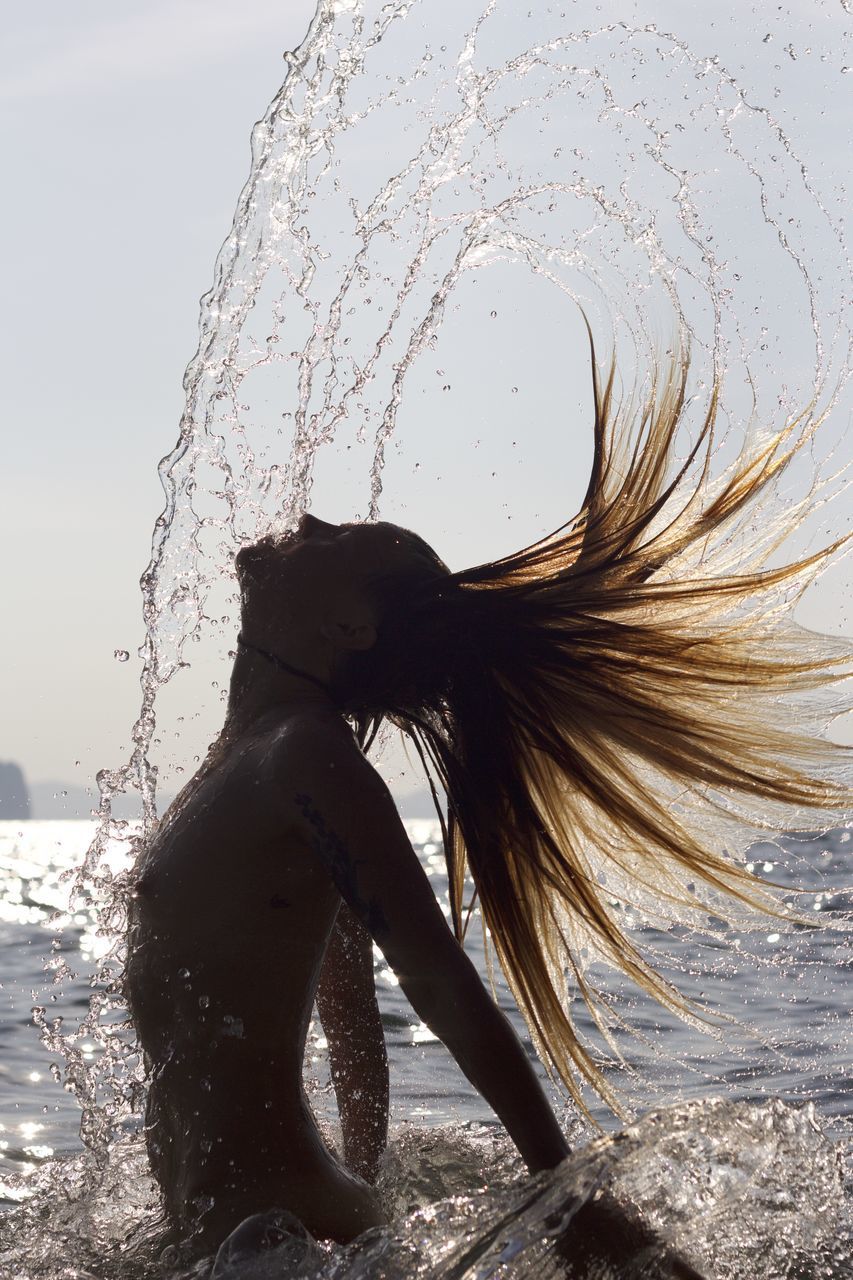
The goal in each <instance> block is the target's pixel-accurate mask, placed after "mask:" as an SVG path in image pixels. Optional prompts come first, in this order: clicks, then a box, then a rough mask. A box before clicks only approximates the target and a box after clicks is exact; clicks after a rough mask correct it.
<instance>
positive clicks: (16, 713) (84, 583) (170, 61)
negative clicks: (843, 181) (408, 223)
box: [0, 0, 849, 784]
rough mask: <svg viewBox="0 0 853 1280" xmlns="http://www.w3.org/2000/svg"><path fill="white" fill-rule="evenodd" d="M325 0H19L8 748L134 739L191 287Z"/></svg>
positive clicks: (116, 743)
mask: <svg viewBox="0 0 853 1280" xmlns="http://www.w3.org/2000/svg"><path fill="white" fill-rule="evenodd" d="M606 7H607V6H605V8H606ZM633 7H634V9H637V8H639V9H642V8H643V6H642V5H639V6H637V5H634V6H633ZM838 7H839V9H840V6H838ZM646 8H647V9H648V12H649V16H650V17H654V16H656V15H659V14H666V13H667V11H668V6H667V5H666V4H663V3H659V4H656V5H648V6H646ZM680 8H681V10H682V19H683V20H684V22H685V23H686V27H687V28H689V27H690V25H691V16H690V15H691V10H692V11H693V13H694V15H695V19H696V23H697V24H701V23H703V22H705V21H706V14H707V7H706V6H704V5H703V6H698V5H693V4H684V5H682V6H680ZM789 8H791V9H793V10H794V11H796V10H797V8H798V6H789ZM313 9H314V6H313V4H310V3H308V0H240V3H239V4H236V3H234V0H146V2H145V3H144V5H143V4H137V5H136V6H132V7H131V6H116V5H115V4H108V3H106V0H75V2H74V4H69V3H68V2H67V0H45V2H44V3H41V4H39V5H38V6H18V7H17V8H16V9H15V11H14V12H12V11H10V12H9V13H8V14H7V15H6V20H5V23H4V41H3V46H2V51H0V65H2V81H1V82H0V128H2V131H3V155H4V158H5V200H4V205H3V210H2V215H0V216H2V226H3V259H4V265H3V279H4V295H5V299H6V305H5V307H4V310H3V315H2V321H0V323H2V326H3V332H2V346H1V347H0V349H2V352H3V355H4V357H5V369H4V374H3V383H2V386H3V390H4V392H5V395H4V406H3V409H4V415H3V416H4V429H3V436H4V448H3V471H2V476H3V501H2V507H0V520H2V546H3V551H4V556H3V561H4V573H3V595H2V599H3V604H4V626H3V633H2V640H0V645H2V662H0V705H1V706H2V709H3V710H2V720H0V726H2V727H1V728H0V758H5V759H16V760H18V761H19V762H20V763H21V764H22V765H23V766H24V768H25V770H26V772H27V774H28V775H29V777H30V778H31V779H46V778H55V779H61V780H65V781H68V782H74V783H82V784H88V783H89V782H90V781H91V778H92V776H93V773H94V771H95V769H96V768H99V767H102V766H103V765H115V764H117V763H118V762H119V761H121V760H122V759H123V758H124V756H125V754H126V745H125V744H126V742H127V738H128V730H129V726H130V724H131V723H132V720H133V718H134V715H135V713H136V711H137V707H138V688H137V679H138V665H137V663H136V661H135V659H134V660H132V661H130V662H128V663H120V662H118V661H116V660H115V659H114V657H113V654H114V651H115V650H124V649H127V650H130V652H131V653H132V654H133V653H135V649H136V646H137V645H138V644H139V642H140V640H141V633H142V627H141V621H140V599H139V591H138V586H137V580H138V576H139V573H140V572H141V571H142V569H143V568H144V566H145V564H146V561H147V558H148V551H149V545H150V533H151V527H152V524H153V521H154V518H155V517H156V515H157V514H158V512H159V510H160V508H161V505H162V502H161V490H160V486H159V482H158V480H157V475H156V463H157V461H158V459H159V458H160V457H161V455H163V454H164V453H166V452H167V451H168V450H169V449H170V448H171V446H172V444H173V443H174V439H175V435H176V425H177V421H178V418H179V415H180V411H181V407H182V390H181V378H182V374H183V371H184V368H185V366H186V363H187V361H188V359H189V357H190V356H191V355H192V352H193V350H194V349H195V345H196V339H197V314H198V308H197V299H198V297H199V295H201V294H202V293H203V292H204V291H205V290H206V289H207V288H208V287H209V284H210V282H211V277H212V268H213V262H214V258H215V255H216V252H217V250H218V248H219V245H220V244H221V242H222V240H223V238H224V236H225V234H226V232H227V230H228V227H229V225H230V221H231V217H232V214H233V211H234V207H235V203H236V199H237V196H238V193H239V191H240V188H241V186H242V184H243V182H244V180H245V178H246V175H247V171H248V160H249V155H248V137H249V131H250V127H251V124H252V122H253V121H254V120H255V119H257V118H258V117H259V116H260V115H262V114H263V111H264V109H265V108H266V105H267V103H268V101H269V100H270V98H271V97H272V95H273V94H274V92H275V90H276V89H277V87H278V85H279V83H280V81H281V79H282V76H283V70H284V67H283V63H282V51H283V50H285V49H287V48H291V47H294V46H296V45H298V44H299V43H300V41H301V40H302V38H303V36H304V34H305V31H306V29H307V26H308V23H309V21H310V18H311V17H312V15H313ZM753 11H754V10H753ZM802 13H803V14H804V15H806V17H804V18H803V22H806V21H807V15H808V13H809V10H808V8H807V7H803V8H802ZM756 21H758V22H760V21H761V17H760V7H759V17H758V18H757V19H756ZM712 25H713V24H712ZM848 141H849V139H848ZM821 146H822V148H824V149H825V151H826V156H825V157H824V159H825V162H826V164H827V166H828V168H830V169H831V168H832V164H833V158H835V159H836V160H837V163H838V164H841V163H843V156H844V154H845V147H846V142H845V136H844V130H843V129H842V130H841V131H840V134H839V133H838V132H835V133H833V132H832V131H831V130H830V131H828V132H824V133H822V134H821ZM827 157H828V158H827ZM579 470H580V471H581V472H582V471H583V467H582V465H581V464H579ZM581 480H582V476H581V477H579V482H580V481H581ZM322 514H330V515H333V514H334V513H325V512H324V513H322ZM463 514H464V513H463ZM546 523H547V521H546ZM531 532H532V533H535V532H538V530H532V531H531ZM502 549H506V548H502ZM846 581H847V579H844V578H843V577H841V576H836V578H835V579H834V580H832V581H831V582H830V583H829V584H828V586H827V587H826V588H825V591H824V596H823V597H822V599H823V604H822V606H821V609H820V610H819V611H818V612H819V613H820V617H821V618H822V619H826V618H830V617H832V618H836V617H837V616H838V615H839V614H840V613H841V612H842V608H841V606H842V605H843V603H844V602H843V600H842V599H841V593H842V590H844V591H846V587H845V588H842V586H841V585H840V584H841V583H842V582H846Z"/></svg>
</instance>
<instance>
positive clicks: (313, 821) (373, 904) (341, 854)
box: [294, 792, 389, 940]
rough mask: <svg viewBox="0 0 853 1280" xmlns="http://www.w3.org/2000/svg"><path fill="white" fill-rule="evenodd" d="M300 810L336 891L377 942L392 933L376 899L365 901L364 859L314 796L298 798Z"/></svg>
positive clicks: (299, 795)
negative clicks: (329, 823) (361, 883)
mask: <svg viewBox="0 0 853 1280" xmlns="http://www.w3.org/2000/svg"><path fill="white" fill-rule="evenodd" d="M294 798H295V800H296V805H297V808H298V809H299V810H300V812H301V814H302V816H303V818H305V820H306V822H307V823H308V825H309V826H310V828H311V830H312V833H313V844H314V849H315V850H316V852H317V854H318V855H319V857H320V859H321V861H322V862H323V863H324V865H325V866H326V867H327V868H328V870H329V873H330V875H331V877H332V881H333V883H334V885H335V888H336V889H337V890H338V893H340V895H341V897H342V898H343V899H344V900H345V901H346V902H348V903H349V905H350V907H351V908H352V910H353V911H354V912H355V914H356V915H357V916H358V917H359V919H360V920H361V921H362V922H363V923H364V925H365V927H366V928H367V929H368V930H369V932H370V933H371V934H372V936H373V937H374V938H376V939H377V940H378V939H379V938H380V937H382V936H383V935H384V934H387V933H388V932H389V929H388V921H387V920H386V919H385V913H384V912H383V910H382V907H381V905H380V904H379V902H377V900H376V898H375V897H371V898H367V899H366V898H365V897H364V896H363V895H362V893H361V892H360V890H359V887H358V867H359V863H360V862H361V861H363V859H359V858H353V857H352V855H351V854H350V852H349V850H348V849H347V847H346V845H345V844H344V842H343V840H342V839H341V838H340V836H339V835H338V834H337V832H336V831H333V830H332V828H331V827H329V826H327V824H326V820H325V818H324V817H323V815H322V813H321V812H320V810H319V809H318V808H317V806H316V805H315V804H314V801H313V800H312V798H311V796H309V795H306V794H305V793H304V792H300V793H299V794H298V795H297V796H295V797H294Z"/></svg>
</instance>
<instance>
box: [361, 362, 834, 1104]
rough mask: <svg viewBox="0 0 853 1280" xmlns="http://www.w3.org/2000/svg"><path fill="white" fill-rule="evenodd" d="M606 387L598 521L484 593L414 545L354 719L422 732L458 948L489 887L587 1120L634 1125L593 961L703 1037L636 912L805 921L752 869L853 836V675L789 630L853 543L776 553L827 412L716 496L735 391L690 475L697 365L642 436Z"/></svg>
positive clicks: (662, 395) (702, 441)
mask: <svg viewBox="0 0 853 1280" xmlns="http://www.w3.org/2000/svg"><path fill="white" fill-rule="evenodd" d="M595 368H596V367H595V358H594V353H593V382H594V393H595V422H594V433H595V448H594V459H593V464H592V473H591V478H590V482H589V488H588V491H587V493H586V497H585V499H584V501H583V504H582V506H581V509H580V511H579V512H578V514H577V516H575V518H574V519H573V520H571V521H570V522H569V523H568V524H566V525H564V526H563V527H561V528H560V529H558V530H557V531H556V532H555V533H553V534H551V535H550V536H549V537H546V538H544V539H543V540H542V541H540V542H537V543H535V544H534V545H532V546H530V547H527V548H525V549H524V550H521V551H519V552H517V553H515V554H513V555H510V556H506V557H504V558H503V559H500V560H497V561H495V562H493V563H489V564H483V565H479V566H477V567H475V568H472V569H468V570H465V571H463V572H461V573H452V574H451V573H449V571H448V570H447V569H446V567H445V566H444V565H443V564H442V563H441V561H440V560H439V559H438V557H437V556H435V554H434V553H433V552H432V551H431V550H430V548H429V547H427V545H426V544H425V543H423V542H422V541H421V540H420V539H416V538H415V535H406V536H407V537H409V538H411V539H412V543H411V547H412V557H411V564H410V569H409V570H408V571H407V572H406V573H404V574H398V575H395V576H393V577H391V578H389V579H387V580H386V581H385V582H383V583H379V584H377V586H376V591H377V594H378V597H379V600H380V616H381V621H380V628H379V640H378V642H377V645H376V647H375V649H373V650H371V651H370V652H369V653H367V654H359V655H356V656H355V657H354V659H353V661H352V663H351V665H350V666H349V668H348V669H347V672H346V681H345V688H344V689H342V693H341V696H342V701H343V703H344V707H345V710H347V711H348V712H349V714H351V716H352V717H353V719H354V721H355V724H356V727H357V731H358V733H359V736H360V739H361V741H362V743H363V744H364V745H369V742H370V741H371V740H372V737H373V735H374V734H375V732H376V730H377V729H378V727H379V725H380V724H381V722H382V721H383V720H385V719H388V720H390V721H392V722H393V723H395V724H397V725H398V726H399V727H400V728H402V729H403V730H404V731H405V733H406V734H407V735H408V736H409V737H410V739H411V740H412V741H413V743H414V744H415V747H416V749H417V751H418V753H419V754H420V756H421V759H422V761H423V762H424V764H425V765H426V766H427V768H428V773H429V774H430V775H431V778H432V780H433V786H434V795H435V796H436V799H437V801H442V800H443V799H446V806H447V822H446V823H445V822H444V821H443V818H442V825H443V830H444V837H445V850H446V856H447V864H448V871H449V878H450V900H451V905H452V913H453V925H454V929H455V931H456V934H457V936H458V937H459V938H460V940H461V939H463V938H464V933H465V928H466V925H467V916H466V910H465V907H464V903H463V891H464V885H465V875H466V870H469V871H470V874H471V877H472V879H473V882H474V885H475V888H476V897H477V898H478V899H479V904H480V907H481V910H482V916H483V921H484V924H485V927H486V929H487V931H488V936H489V937H490V942H491V946H492V947H493V948H494V952H495V953H496V954H497V957H498V959H499V961H500V964H501V967H502V969H503V971H504V974H505V975H506V978H507V981H508V983H509V985H510V988H511V989H512V991H513V994H514V995H515V998H516V1000H517V1002H518V1004H519V1007H520V1009H521V1011H522V1013H523V1014H524V1017H525V1019H526V1021H527V1023H528V1026H529V1028H530V1031H531V1034H532V1036H533V1039H534V1041H535V1043H536V1046H537V1048H538V1050H539V1052H540V1055H541V1057H542V1059H543V1061H544V1062H545V1064H546V1066H547V1067H548V1069H549V1070H550V1071H551V1072H552V1073H555V1074H556V1075H557V1076H559V1077H560V1078H561V1079H562V1080H563V1082H564V1083H565V1085H566V1087H567V1088H568V1089H569V1091H570V1093H571V1094H572V1096H573V1097H574V1098H575V1099H576V1101H577V1102H578V1103H579V1104H580V1106H581V1107H582V1108H584V1110H585V1109H586V1108H585V1106H584V1103H583V1099H582V1096H581V1082H582V1081H583V1080H585V1081H587V1082H588V1083H589V1084H590V1085H592V1086H593V1087H594V1089H595V1090H596V1091H597V1092H598V1093H599V1094H600V1095H601V1096H602V1097H603V1098H604V1099H605V1100H606V1101H608V1102H609V1103H610V1105H611V1106H613V1107H614V1108H616V1109H617V1110H618V1109H619V1108H618V1099H617V1098H616V1096H615V1094H614V1092H613V1091H612V1090H611V1088H610V1087H609V1085H608V1083H607V1081H606V1080H605V1078H604V1076H603V1074H602V1072H601V1069H600V1067H599V1065H598V1064H597V1062H596V1059H595V1057H594V1055H593V1053H592V1052H591V1050H590V1048H589V1047H588V1046H587V1044H586V1043H584V1040H583V1039H582V1038H581V1037H580V1035H579V1034H578V1032H577V1029H576V1027H575V1024H574V1020H573V1017H572V1013H571V1007H570V1000H569V999H568V998H567V997H568V989H567V981H566V978H567V976H568V979H569V984H570V986H571V987H573V988H574V989H575V990H576V991H577V992H578V993H579V994H580V995H581V996H582V998H583V999H584V1001H585V1003H586V1005H587V1007H588V1009H589V1011H590V1013H591V1015H592V1017H593V1019H594V1021H595V1023H596V1024H597V1026H598V1027H599V1029H600V1030H601V1032H602V1033H603V1035H604V1037H605V1039H609V1034H608V1025H609V1023H610V1021H611V1015H610V1010H609V1008H608V1006H607V1005H606V1003H605V1000H604V997H603V996H602V995H601V994H600V993H599V991H598V990H597V989H596V987H595V985H594V984H593V982H592V981H591V979H590V977H589V974H588V972H587V969H588V963H589V961H591V960H598V961H603V962H604V963H606V964H609V965H611V966H613V967H615V968H616V969H618V970H621V971H622V972H623V973H624V974H626V975H628V977H629V978H631V979H632V980H633V981H634V982H636V983H637V984H638V985H639V986H640V987H641V988H642V989H643V990H645V991H646V992H648V993H649V994H650V995H652V996H654V997H655V998H656V999H657V1000H659V1001H660V1002H661V1003H662V1004H663V1005H665V1006H667V1007H668V1008H670V1009H673V1010H675V1011H677V1012H679V1013H680V1014H681V1015H682V1016H687V1015H689V1013H690V1006H689V1003H688V1002H687V1001H686V1000H685V999H684V998H683V997H682V996H681V995H680V994H679V992H678V991H677V990H676V989H675V988H674V987H673V986H672V985H671V984H670V983H669V982H667V981H666V980H665V979H664V978H663V977H661V975H660V974H659V973H658V972H657V971H656V968H655V966H654V965H653V964H652V963H651V961H650V960H649V958H648V957H647V956H646V955H644V954H643V953H642V952H641V950H640V949H639V948H638V945H637V943H636V942H635V941H634V940H633V939H632V938H631V937H629V936H628V934H627V932H626V926H625V925H624V924H623V923H622V921H623V920H624V917H625V914H626V913H625V910H624V908H625V907H626V906H630V907H632V908H636V909H638V910H639V912H640V913H641V918H642V919H644V920H645V921H650V922H652V923H656V924H658V925H659V926H660V927H663V928H665V927H667V926H668V925H669V924H670V923H671V922H672V920H673V919H676V918H677V919H681V920H686V921H690V920H692V921H694V922H696V921H703V920H704V921H707V918H708V913H709V911H711V912H713V914H715V915H717V916H724V917H728V918H731V916H732V914H733V913H734V914H736V913H737V909H738V907H739V906H744V905H746V906H747V907H749V908H755V907H758V908H760V909H763V910H769V911H782V912H784V910H785V908H784V907H783V906H782V905H781V904H780V899H779V895H778V894H774V893H773V892H772V890H771V889H770V888H769V887H768V886H766V885H765V884H764V882H762V881H761V880H759V879H758V878H757V877H754V876H753V875H751V874H750V873H749V872H748V871H747V870H746V868H745V867H744V866H743V865H742V863H739V862H737V861H736V860H733V859H732V856H731V855H732V854H733V853H734V854H735V855H737V854H739V853H740V852H741V851H742V850H743V849H744V848H745V846H746V845H747V843H748V840H749V837H750V836H751V835H754V834H755V833H756V832H758V831H760V830H761V829H765V830H766V829H771V830H774V831H779V830H782V829H785V828H792V827H808V826H812V827H814V826H815V825H816V824H817V825H831V824H837V823H838V822H840V821H842V820H843V819H844V817H845V815H846V814H848V813H849V810H850V808H851V789H850V785H849V782H850V771H849V765H850V759H851V749H850V748H848V747H842V746H838V745H836V744H834V743H832V742H830V741H828V740H827V739H826V738H825V737H824V736H823V735H824V731H825V729H826V725H827V723H828V721H829V720H830V719H831V718H832V716H833V714H835V713H837V712H838V711H840V710H842V709H843V705H848V706H849V695H848V702H847V703H846V704H842V697H841V691H842V688H844V689H849V684H848V685H844V686H842V684H841V683H840V682H841V680H842V678H843V677H845V676H849V674H850V657H851V655H850V650H849V646H848V644H847V643H846V642H842V641H833V640H831V639H829V638H827V637H821V636H816V635H814V634H812V633H810V632H806V631H804V630H802V629H801V628H799V627H798V626H797V625H796V624H795V623H794V622H793V620H792V617H791V614H792V609H793V604H794V602H795V600H796V598H797V597H798V596H799V594H800V593H801V592H802V590H803V589H804V588H805V586H806V585H807V584H808V582H809V581H811V580H812V579H813V577H814V575H815V573H816V572H817V571H818V570H819V569H820V567H821V566H823V565H824V564H826V563H827V562H828V560H829V559H830V558H831V557H832V556H833V553H834V552H835V551H837V550H838V548H839V546H840V545H841V541H843V539H842V540H840V541H839V542H836V543H833V544H832V545H831V546H829V547H825V548H823V549H821V550H820V551H818V552H816V553H814V554H812V555H809V556H807V557H805V558H801V559H798V560H795V561H794V562H789V563H784V562H782V563H780V562H779V556H778V550H779V547H780V545H781V543H782V542H783V541H784V538H785V537H786V536H787V534H788V533H789V532H790V531H791V529H792V528H794V527H796V525H797V524H798V523H799V521H800V520H801V518H802V516H803V515H804V513H805V509H806V507H807V505H808V503H807V501H804V503H803V504H801V506H800V507H799V508H797V507H795V508H784V507H783V506H782V505H781V504H780V503H779V502H778V501H777V500H775V499H777V498H778V485H779V481H780V479H781V477H782V475H783V474H784V473H785V470H786V468H787V467H788V465H789V463H790V462H791V460H792V459H793V458H794V457H795V456H796V455H797V453H798V450H799V449H800V448H801V447H802V446H803V444H804V443H805V442H807V441H808V440H809V439H811V437H812V436H813V433H814V431H815V429H816V427H817V425H818V424H819V420H820V419H819V415H818V414H817V413H816V412H815V411H814V410H813V408H809V409H808V410H807V411H806V412H805V413H804V414H802V415H801V416H800V417H798V418H797V419H796V420H794V421H791V422H789V423H787V424H786V425H785V426H783V427H781V428H779V429H777V430H774V431H772V432H769V433H767V434H765V435H763V436H762V437H761V438H759V439H752V440H748V441H747V444H745V445H744V447H743V449H742V450H741V452H740V454H739V456H738V457H737V458H736V460H735V461H734V462H733V463H731V465H729V466H728V468H726V469H724V470H723V471H722V474H719V475H717V476H714V475H713V474H712V466H711V464H712V459H713V456H714V452H715V443H716V442H715V436H714V427H715V418H716V410H717V399H718V396H717V392H716V391H714V392H712V393H711V395H710V398H709V403H708V408H707V413H706V416H705V418H704V421H703V423H702V425H701V427H700V429H699V430H698V432H697V433H696V438H695V440H694V442H693V445H692V448H691V449H690V450H689V451H688V456H687V457H685V458H682V459H681V460H678V459H677V456H676V437H677V435H678V434H679V430H680V428H681V427H682V425H683V419H684V411H685V401H686V383H687V373H688V360H687V357H686V356H685V355H682V356H681V357H677V358H675V359H674V360H673V361H672V363H671V364H670V365H669V367H668V368H667V369H666V370H665V371H664V372H663V373H662V374H661V375H660V376H659V377H658V378H657V380H656V381H655V384H654V385H653V386H652V389H651V392H650V394H649V395H648V398H647V400H646V402H645V403H644V404H643V405H642V407H641V409H640V411H639V412H638V413H634V414H633V416H632V415H631V412H630V408H629V409H628V410H626V411H623V410H622V409H619V408H617V407H616V406H615V404H614V366H613V364H611V367H610V370H609V374H608V376H607V377H606V379H605V381H604V384H603V386H602V385H600V383H599V380H598V378H597V375H596V371H595ZM442 807H443V806H442V805H441V804H438V808H439V813H440V815H441V809H442ZM620 904H621V905H620Z"/></svg>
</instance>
